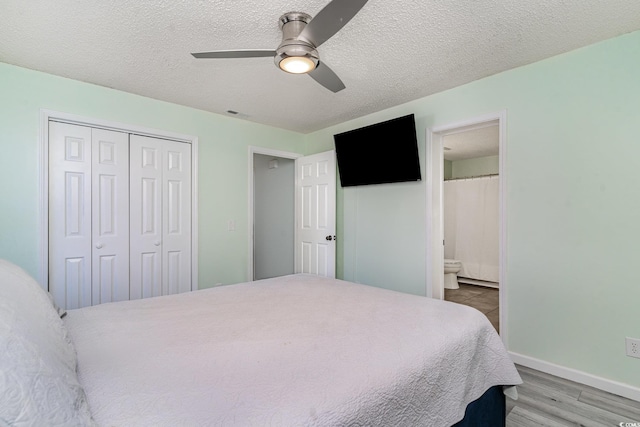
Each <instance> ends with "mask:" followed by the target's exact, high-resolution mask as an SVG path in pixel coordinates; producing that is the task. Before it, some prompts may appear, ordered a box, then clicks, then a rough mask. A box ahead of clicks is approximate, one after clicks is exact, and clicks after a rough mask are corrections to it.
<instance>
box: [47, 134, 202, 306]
mask: <svg viewBox="0 0 640 427" xmlns="http://www.w3.org/2000/svg"><path fill="white" fill-rule="evenodd" d="M48 152H49V159H48V161H49V179H48V182H49V218H48V220H49V290H50V292H51V293H52V294H53V296H54V299H55V301H56V303H57V304H58V305H60V306H61V307H64V308H69V309H71V308H79V307H85V306H89V305H96V304H101V303H105V302H111V301H123V300H128V299H138V298H148V297H152V296H159V295H167V294H174V293H179V292H186V291H190V290H191V281H192V277H191V256H192V254H191V238H192V237H191V206H192V204H191V197H192V196H191V194H192V192H191V185H192V183H191V167H192V155H191V153H192V150H191V144H188V143H185V142H179V141H172V140H167V139H161V138H153V137H148V136H140V135H136V134H132V133H127V132H120V131H112V130H106V129H99V128H93V127H89V126H83V125H76V124H69V123H59V122H54V121H50V122H49V146H48Z"/></svg>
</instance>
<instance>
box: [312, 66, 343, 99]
mask: <svg viewBox="0 0 640 427" xmlns="http://www.w3.org/2000/svg"><path fill="white" fill-rule="evenodd" d="M309 75H310V76H311V78H312V79H313V80H315V81H317V82H318V83H320V84H321V85H322V86H324V87H326V88H327V89H329V90H330V91H331V92H334V93H335V92H340V91H341V90H342V89H344V88H345V86H344V83H342V80H340V77H338V75H337V74H336V73H334V72H333V70H332V69H331V68H329V66H328V65H326V64H325V63H324V62H318V66H317V67H316V68H315V69H314V70H313V71H311V72H310V73H309Z"/></svg>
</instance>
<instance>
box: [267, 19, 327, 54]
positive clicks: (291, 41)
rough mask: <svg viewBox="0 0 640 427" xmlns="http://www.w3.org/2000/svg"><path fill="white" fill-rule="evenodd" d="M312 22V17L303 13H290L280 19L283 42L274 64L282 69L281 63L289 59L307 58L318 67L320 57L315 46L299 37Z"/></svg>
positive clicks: (277, 50) (277, 51)
mask: <svg viewBox="0 0 640 427" xmlns="http://www.w3.org/2000/svg"><path fill="white" fill-rule="evenodd" d="M309 21H311V16H310V15H308V14H306V13H303V12H289V13H285V14H284V15H282V16H281V17H280V29H281V30H282V42H281V43H280V46H278V49H276V56H275V57H274V62H275V64H276V66H277V67H280V61H282V60H283V59H286V58H289V57H305V58H309V59H310V60H311V61H313V63H314V66H316V67H317V66H318V62H319V60H320V57H319V56H318V51H317V50H316V48H315V46H314V45H313V44H311V43H310V42H308V41H306V40H302V39H299V38H298V36H299V35H300V33H301V32H302V30H303V29H304V27H305V26H306V25H307V24H308V23H309Z"/></svg>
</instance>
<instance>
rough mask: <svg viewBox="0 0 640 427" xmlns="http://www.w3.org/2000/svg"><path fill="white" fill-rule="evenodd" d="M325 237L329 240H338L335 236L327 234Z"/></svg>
mask: <svg viewBox="0 0 640 427" xmlns="http://www.w3.org/2000/svg"><path fill="white" fill-rule="evenodd" d="M325 239H327V240H329V241H331V240H338V239H336V236H327V237H325Z"/></svg>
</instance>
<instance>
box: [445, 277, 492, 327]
mask: <svg viewBox="0 0 640 427" xmlns="http://www.w3.org/2000/svg"><path fill="white" fill-rule="evenodd" d="M444 299H445V300H446V301H451V302H457V303H459V304H464V305H468V306H471V307H473V308H475V309H477V310H479V311H481V312H482V313H484V314H485V316H487V319H489V321H490V322H491V324H492V325H493V327H494V328H496V331H498V333H500V310H499V306H500V303H499V298H498V290H497V289H494V288H485V287H483V286H475V285H467V284H464V283H460V289H445V290H444Z"/></svg>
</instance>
